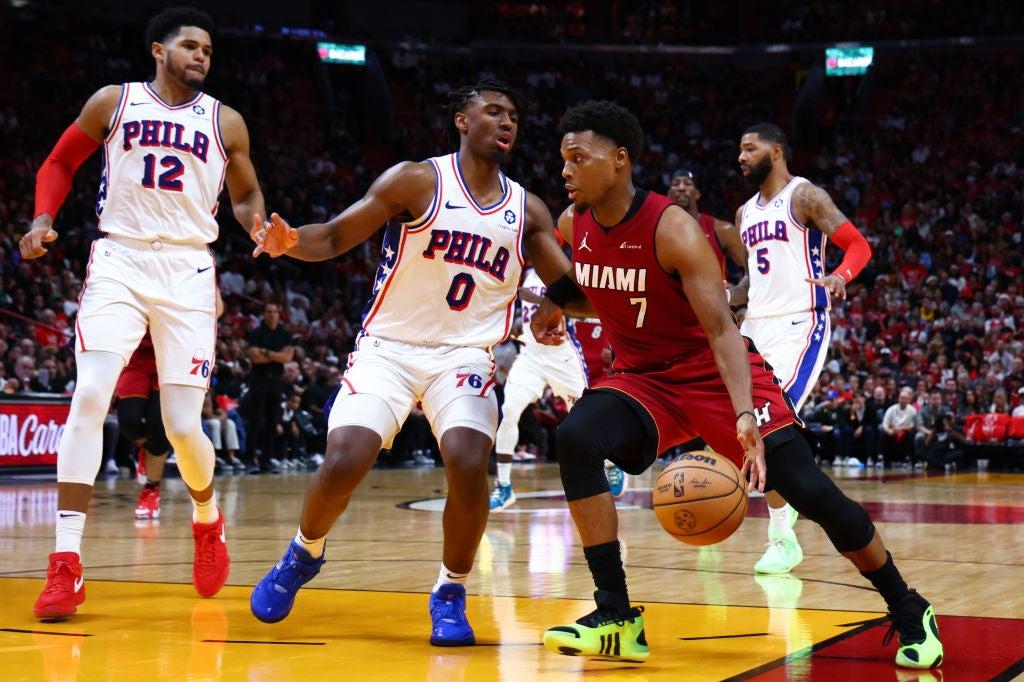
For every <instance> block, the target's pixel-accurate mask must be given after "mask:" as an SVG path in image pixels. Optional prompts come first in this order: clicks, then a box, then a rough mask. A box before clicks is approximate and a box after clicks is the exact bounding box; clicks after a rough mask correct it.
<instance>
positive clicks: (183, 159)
mask: <svg viewBox="0 0 1024 682" xmlns="http://www.w3.org/2000/svg"><path fill="white" fill-rule="evenodd" d="M212 31H213V20H212V19H210V17H209V16H208V15H207V14H205V13H203V12H200V11H198V10H195V9H191V8H169V9H167V10H164V11H163V12H161V13H160V14H158V15H157V16H155V17H153V18H152V19H151V20H150V22H149V24H148V26H147V27H146V47H147V49H148V50H149V51H150V53H151V54H152V56H153V61H154V63H155V67H156V75H155V76H154V77H153V79H152V80H151V81H149V82H145V83H143V82H137V83H123V84H120V85H108V86H106V87H103V88H100V89H99V90H97V91H96V92H95V93H94V94H93V95H92V96H91V97H90V98H89V100H88V101H87V102H86V103H85V105H84V106H83V108H82V112H81V114H79V116H78V118H77V119H76V120H75V122H74V123H72V124H71V125H70V126H69V127H68V128H67V130H66V131H65V132H64V134H63V135H62V136H61V138H60V140H59V141H58V142H57V145H56V146H55V147H54V148H53V151H51V152H50V155H49V156H48V157H47V158H46V160H45V161H44V162H43V165H42V166H41V167H40V169H39V173H38V175H37V178H36V206H35V217H34V219H33V221H32V229H31V230H30V231H29V232H28V233H27V234H26V235H25V236H24V237H22V239H21V242H20V243H19V248H20V249H21V255H22V257H24V258H38V257H40V256H42V255H43V254H45V253H46V251H47V249H46V244H48V243H50V242H52V241H54V240H55V239H57V236H58V235H57V232H56V230H54V229H53V225H54V218H55V216H56V215H57V212H58V210H59V209H60V207H61V205H62V204H63V202H64V199H65V197H66V196H67V193H68V191H69V190H70V188H71V179H72V177H73V176H74V174H75V171H76V170H77V169H78V167H79V166H80V165H81V164H82V162H84V161H85V160H86V159H87V158H88V157H89V156H91V155H92V153H93V152H94V151H95V150H96V148H97V147H98V146H100V145H101V144H102V145H103V147H104V149H103V152H104V155H103V158H104V170H103V177H102V179H101V182H100V188H99V195H98V198H97V202H96V212H97V215H98V216H99V221H100V222H99V227H100V230H102V231H103V232H104V233H105V236H104V237H103V238H102V239H98V240H97V241H96V242H95V244H94V245H93V249H92V254H91V256H90V259H89V268H88V274H87V276H86V280H85V286H84V288H83V293H82V299H81V307H80V309H79V313H78V320H77V322H76V328H77V335H76V339H77V341H76V344H75V362H76V365H77V367H78V383H77V386H76V388H75V392H74V395H73V397H72V398H71V412H70V414H69V415H68V422H67V426H66V427H65V430H64V435H63V437H62V438H61V441H60V445H59V446H58V450H57V519H56V526H57V527H56V536H57V537H56V549H55V551H54V553H53V554H51V555H50V557H49V568H48V569H47V572H46V587H45V588H44V589H43V592H42V594H41V595H40V596H39V599H38V600H37V601H36V604H35V609H34V611H35V615H36V617H38V618H40V619H42V620H61V619H64V618H67V617H69V616H71V615H72V614H74V613H75V612H76V610H77V607H78V605H80V604H81V603H82V602H84V601H85V584H84V580H83V577H82V562H81V544H82V532H83V529H84V527H85V516H86V510H87V509H88V506H89V501H90V500H91V498H92V490H93V481H94V480H95V478H96V473H97V471H99V467H100V460H101V458H102V453H101V449H102V440H103V434H102V428H103V419H104V416H105V415H106V413H107V410H108V408H109V406H110V400H111V397H112V396H113V393H114V387H115V385H116V384H117V380H118V377H119V376H120V375H121V370H122V369H123V368H124V366H125V364H126V363H127V362H128V360H129V358H131V355H132V353H133V352H134V351H135V348H136V347H137V346H138V345H139V341H140V340H142V337H143V336H144V335H145V333H146V330H147V329H149V330H150V332H151V333H152V336H153V349H154V351H155V353H156V364H157V367H158V368H159V375H160V389H161V390H160V396H161V403H162V404H161V412H162V414H163V421H164V427H165V428H166V431H167V438H168V440H169V441H170V443H171V445H172V447H173V448H174V451H175V453H176V456H177V461H178V471H179V472H180V473H181V478H182V480H183V481H184V482H185V485H186V486H188V489H189V493H190V495H191V497H192V506H193V511H192V536H193V538H194V540H195V556H194V560H193V565H192V582H193V585H194V586H195V588H196V591H197V592H198V593H199V594H200V595H202V596H204V597H211V596H213V595H214V594H216V593H217V592H218V591H220V588H221V587H223V586H224V583H225V582H226V581H227V578H228V572H229V568H230V560H229V558H228V553H227V546H226V544H225V542H224V517H223V515H222V514H221V512H220V509H219V508H218V507H217V497H216V494H215V492H214V488H213V470H214V461H215V459H214V458H215V455H214V450H213V444H212V443H211V442H210V439H209V438H207V437H206V435H205V434H204V433H203V428H202V422H201V415H202V408H203V399H204V397H205V394H206V389H207V387H208V386H209V383H210V369H211V367H212V366H213V359H214V358H213V354H214V348H215V344H216V338H217V317H216V310H215V307H216V291H217V282H216V267H215V263H214V260H213V254H212V253H210V250H209V244H211V243H212V242H214V241H215V240H216V239H217V236H218V234H219V226H218V224H217V220H216V214H217V206H218V198H219V197H220V194H221V190H222V188H223V186H224V185H225V184H227V188H228V191H229V193H230V195H231V205H232V209H233V212H234V216H235V219H236V220H238V221H239V222H241V223H242V224H243V225H246V226H248V225H252V224H253V223H254V222H255V223H256V225H257V229H256V230H254V231H253V232H255V234H254V236H253V238H254V240H255V239H258V238H259V237H260V234H261V233H262V231H263V227H262V226H263V225H264V223H263V220H264V216H265V214H266V210H265V207H264V203H263V193H262V192H261V191H260V187H259V183H258V181H257V179H256V173H255V171H254V170H253V166H252V161H251V160H250V158H249V131H248V129H247V128H246V125H245V122H244V120H243V119H242V117H241V116H240V115H239V113H238V112H237V111H235V110H233V109H231V108H229V107H227V106H223V105H222V104H221V103H220V102H219V101H218V100H216V99H214V98H213V97H210V96H209V95H207V94H205V93H203V92H202V89H203V85H204V83H205V81H206V75H207V73H208V72H209V69H210V59H211V55H212V53H213V44H212V39H211V37H210V34H211V32H212Z"/></svg>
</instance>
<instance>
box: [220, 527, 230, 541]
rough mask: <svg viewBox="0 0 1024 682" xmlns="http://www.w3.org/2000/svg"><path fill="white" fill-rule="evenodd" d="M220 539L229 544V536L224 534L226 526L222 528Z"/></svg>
mask: <svg viewBox="0 0 1024 682" xmlns="http://www.w3.org/2000/svg"><path fill="white" fill-rule="evenodd" d="M220 541H221V542H222V543H224V544H227V542H228V539H227V536H225V535H224V527H223V526H222V527H221V529H220Z"/></svg>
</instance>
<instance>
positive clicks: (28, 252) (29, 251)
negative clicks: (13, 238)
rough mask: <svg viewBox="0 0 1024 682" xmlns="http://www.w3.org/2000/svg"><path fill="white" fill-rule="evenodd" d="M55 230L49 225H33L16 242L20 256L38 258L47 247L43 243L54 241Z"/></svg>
mask: <svg viewBox="0 0 1024 682" xmlns="http://www.w3.org/2000/svg"><path fill="white" fill-rule="evenodd" d="M56 239H57V231H56V230H55V229H53V228H52V227H49V226H45V225H44V226H41V227H33V228H32V229H31V230H29V231H28V232H27V233H26V234H25V236H24V237H22V238H21V240H20V241H19V242H18V249H19V250H20V251H21V257H22V258H39V257H40V256H42V255H43V254H45V253H46V252H47V251H48V249H47V248H46V247H45V246H43V244H48V243H50V242H52V241H56Z"/></svg>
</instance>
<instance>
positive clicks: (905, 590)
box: [860, 551, 910, 609]
mask: <svg viewBox="0 0 1024 682" xmlns="http://www.w3.org/2000/svg"><path fill="white" fill-rule="evenodd" d="M860 574H861V575H862V576H864V577H865V578H867V579H868V580H869V581H870V582H871V584H872V585H874V586H875V589H876V590H878V593H879V594H881V595H882V599H884V600H885V603H886V604H887V605H888V606H889V608H890V609H892V607H893V606H895V605H896V604H897V603H898V602H899V601H900V600H901V599H903V598H904V597H906V596H907V595H908V594H909V593H910V588H909V587H907V583H906V582H905V581H904V580H903V576H902V575H900V571H899V569H898V568H896V564H894V563H893V562H892V554H889V552H888V551H886V553H885V563H884V564H882V566H881V567H880V568H876V569H875V570H873V571H866V572H865V571H861V572H860Z"/></svg>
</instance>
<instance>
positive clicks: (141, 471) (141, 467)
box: [135, 446, 156, 518]
mask: <svg viewBox="0 0 1024 682" xmlns="http://www.w3.org/2000/svg"><path fill="white" fill-rule="evenodd" d="M135 480H136V481H138V482H139V485H146V482H147V481H148V480H149V479H148V478H147V477H146V448H144V447H141V446H140V447H139V462H138V464H136V465H135ZM153 518H156V517H153Z"/></svg>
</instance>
